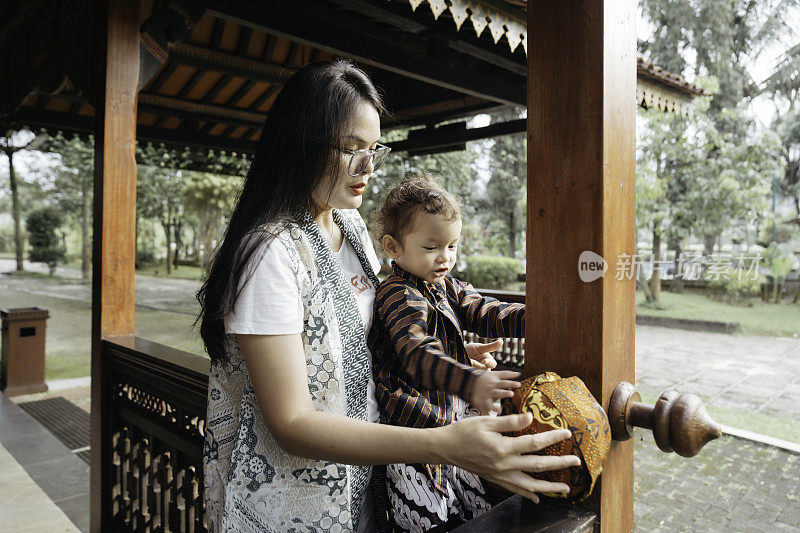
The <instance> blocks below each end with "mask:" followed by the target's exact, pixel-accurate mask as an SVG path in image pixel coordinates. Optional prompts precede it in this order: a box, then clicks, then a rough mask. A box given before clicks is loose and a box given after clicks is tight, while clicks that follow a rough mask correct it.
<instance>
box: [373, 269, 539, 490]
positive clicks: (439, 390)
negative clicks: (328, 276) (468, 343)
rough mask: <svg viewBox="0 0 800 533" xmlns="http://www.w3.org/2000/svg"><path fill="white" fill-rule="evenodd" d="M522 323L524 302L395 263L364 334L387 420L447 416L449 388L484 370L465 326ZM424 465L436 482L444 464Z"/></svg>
mask: <svg viewBox="0 0 800 533" xmlns="http://www.w3.org/2000/svg"><path fill="white" fill-rule="evenodd" d="M524 325H525V305H523V304H518V303H506V302H500V301H498V300H496V299H494V298H490V297H485V296H481V295H480V294H479V293H478V291H476V290H475V289H474V288H473V287H472V285H470V284H469V283H465V282H463V281H459V280H457V279H455V278H453V277H452V276H450V275H449V274H448V275H447V276H445V278H444V280H443V282H442V283H436V284H433V283H428V282H427V281H425V280H422V279H420V278H418V277H417V276H415V275H413V274H411V273H409V272H406V271H405V270H403V269H402V268H400V267H399V266H397V264H396V263H392V274H391V275H390V276H389V277H387V278H386V279H385V280H384V281H383V282H382V283H381V284H380V285H379V286H378V289H377V291H376V295H375V311H374V316H373V322H372V328H371V330H370V333H369V337H368V344H369V348H370V350H371V352H372V357H373V374H374V377H375V386H376V396H377V400H378V405H379V406H380V409H381V416H382V418H383V419H384V421H385V422H386V423H389V424H392V425H396V426H406V427H414V428H432V427H441V426H445V425H447V424H450V423H452V422H453V396H459V397H461V398H466V395H467V391H468V390H469V388H470V386H471V385H472V384H473V383H474V378H476V377H477V376H478V375H480V374H481V373H483V371H481V370H478V369H476V368H474V367H473V366H472V365H471V362H470V359H469V356H467V351H466V348H465V346H464V338H463V336H462V331H464V330H467V331H471V332H473V333H476V334H478V335H479V336H481V337H490V338H497V337H521V336H522V334H523V332H524ZM425 467H426V470H427V471H428V474H429V475H430V476H431V479H432V481H433V482H434V484H435V485H436V487H437V488H439V489H440V490H441V489H442V487H441V467H440V466H439V465H425Z"/></svg>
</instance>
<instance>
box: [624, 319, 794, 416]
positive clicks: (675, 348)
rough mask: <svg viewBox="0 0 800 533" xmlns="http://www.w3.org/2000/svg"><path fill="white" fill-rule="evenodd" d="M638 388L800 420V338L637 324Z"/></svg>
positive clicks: (725, 406)
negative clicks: (672, 392) (675, 392)
mask: <svg viewBox="0 0 800 533" xmlns="http://www.w3.org/2000/svg"><path fill="white" fill-rule="evenodd" d="M636 385H637V388H638V389H639V390H640V391H641V392H648V393H651V394H657V395H658V394H661V393H662V392H663V391H664V390H666V389H669V388H674V389H675V390H677V391H679V392H688V393H692V394H696V395H698V396H700V397H701V398H702V399H703V401H704V402H705V403H706V404H709V405H714V406H718V407H723V408H731V409H737V410H744V411H749V412H751V413H764V414H767V415H772V416H775V417H777V418H781V419H783V420H793V421H798V422H800V339H791V338H785V337H759V336H750V335H727V334H723V333H705V332H700V331H686V330H679V329H669V328H659V327H652V326H637V327H636ZM729 425H730V424H729ZM744 429H747V428H744Z"/></svg>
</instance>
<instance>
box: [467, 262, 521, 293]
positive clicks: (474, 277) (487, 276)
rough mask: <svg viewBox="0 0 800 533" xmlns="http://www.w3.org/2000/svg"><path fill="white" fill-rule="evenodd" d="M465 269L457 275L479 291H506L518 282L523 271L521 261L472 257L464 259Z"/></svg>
mask: <svg viewBox="0 0 800 533" xmlns="http://www.w3.org/2000/svg"><path fill="white" fill-rule="evenodd" d="M464 263H465V265H466V266H465V268H464V269H463V270H462V271H461V272H458V273H456V274H457V276H458V277H460V278H461V279H463V280H464V281H468V282H469V283H472V285H473V286H475V288H478V289H504V288H505V287H507V286H508V285H510V284H512V283H514V282H516V281H517V277H518V276H519V274H520V272H521V271H522V265H521V262H520V260H519V259H513V258H511V257H495V256H488V255H472V256H469V257H465V258H464Z"/></svg>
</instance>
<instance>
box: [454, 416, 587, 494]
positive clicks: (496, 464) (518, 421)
mask: <svg viewBox="0 0 800 533" xmlns="http://www.w3.org/2000/svg"><path fill="white" fill-rule="evenodd" d="M532 421H533V419H532V415H531V414H530V413H523V414H519V415H508V416H498V417H488V416H480V417H473V418H466V419H464V420H460V421H458V422H455V423H453V424H450V425H449V426H445V427H443V428H441V432H442V433H443V435H444V437H443V440H444V442H443V447H442V455H443V462H445V463H449V464H453V465H456V466H459V467H461V468H464V469H465V470H469V471H470V472H473V473H475V474H478V475H479V476H481V477H483V478H486V479H487V480H489V481H491V482H493V483H495V484H497V485H500V486H501V487H503V488H505V489H507V490H510V491H512V492H515V493H517V494H520V495H522V496H525V497H526V498H528V499H530V500H532V501H533V502H535V503H538V501H539V497H538V496H537V495H536V493H537V492H563V493H567V492H569V487H568V486H567V485H566V484H564V483H553V482H551V481H543V480H540V479H535V478H533V477H531V476H529V475H528V474H526V473H525V472H544V471H547V470H559V469H561V468H568V467H570V466H578V465H580V459H579V458H578V457H576V456H574V455H563V456H548V455H523V453H528V452H535V451H538V450H541V449H543V448H546V447H547V446H550V445H551V444H554V443H556V442H560V441H562V440H565V439H567V438H569V437H571V436H572V434H571V432H570V431H569V430H567V429H558V430H553V431H547V432H544V433H538V434H535V435H524V436H521V437H506V436H503V435H501V434H500V433H501V432H508V431H519V430H522V429H524V428H526V427H528V426H529V425H530V423H531V422H532Z"/></svg>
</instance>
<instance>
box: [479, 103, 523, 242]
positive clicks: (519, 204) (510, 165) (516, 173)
mask: <svg viewBox="0 0 800 533" xmlns="http://www.w3.org/2000/svg"><path fill="white" fill-rule="evenodd" d="M521 116H522V114H521V112H520V110H518V109H510V110H505V111H501V112H499V113H495V114H494V115H493V116H492V123H496V122H507V121H510V120H516V119H519V118H521ZM525 138H526V136H525V133H518V134H514V135H503V136H501V137H496V138H494V139H492V140H491V141H489V142H490V143H491V144H490V148H489V150H488V156H489V170H490V171H491V173H492V175H491V177H490V178H489V183H487V184H486V193H485V195H484V196H483V197H482V198H481V199H480V200H479V202H478V205H479V206H480V207H481V210H482V215H483V216H482V217H481V218H482V219H483V220H484V222H485V223H486V226H487V229H488V231H489V233H490V235H491V234H492V233H497V234H500V235H502V238H503V241H504V246H503V249H504V252H505V254H506V256H508V257H514V256H515V255H516V252H517V246H518V245H517V236H518V235H519V234H521V233H522V232H523V231H524V229H525V214H526V213H525V200H526V194H525V193H526V190H527V187H526V183H527V181H526V180H527V147H526V146H525Z"/></svg>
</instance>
